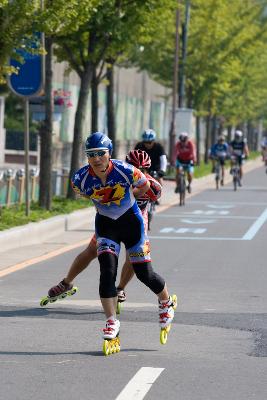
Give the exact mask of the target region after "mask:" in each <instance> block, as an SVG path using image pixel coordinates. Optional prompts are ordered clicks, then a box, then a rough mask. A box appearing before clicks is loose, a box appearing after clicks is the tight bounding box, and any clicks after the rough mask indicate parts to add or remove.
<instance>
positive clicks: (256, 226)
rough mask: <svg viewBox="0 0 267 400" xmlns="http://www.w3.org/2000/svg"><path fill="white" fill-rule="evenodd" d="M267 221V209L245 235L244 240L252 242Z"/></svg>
mask: <svg viewBox="0 0 267 400" xmlns="http://www.w3.org/2000/svg"><path fill="white" fill-rule="evenodd" d="M266 220H267V208H265V210H264V211H263V213H262V214H261V215H260V216H259V218H258V219H257V220H256V221H255V222H254V224H253V225H252V226H251V227H250V228H249V230H248V231H247V232H246V233H245V235H244V236H243V238H242V240H251V239H253V238H254V236H255V235H256V234H257V232H258V231H259V230H260V228H261V227H262V225H263V224H264V223H265V222H266Z"/></svg>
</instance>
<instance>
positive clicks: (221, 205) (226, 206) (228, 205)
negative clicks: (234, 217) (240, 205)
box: [207, 204, 234, 208]
mask: <svg viewBox="0 0 267 400" xmlns="http://www.w3.org/2000/svg"><path fill="white" fill-rule="evenodd" d="M207 207H210V208H234V206H233V205H232V204H220V205H215V204H207Z"/></svg>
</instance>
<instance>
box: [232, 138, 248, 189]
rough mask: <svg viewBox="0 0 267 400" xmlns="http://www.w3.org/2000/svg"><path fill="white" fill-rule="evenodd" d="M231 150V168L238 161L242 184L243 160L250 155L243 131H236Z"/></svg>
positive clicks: (240, 184)
mask: <svg viewBox="0 0 267 400" xmlns="http://www.w3.org/2000/svg"><path fill="white" fill-rule="evenodd" d="M229 152H230V156H231V169H232V167H233V165H234V163H235V162H236V161H237V163H238V165H239V167H240V179H239V186H242V182H241V180H242V178H243V168H242V165H243V160H244V158H248V156H249V149H248V145H247V140H246V139H245V138H244V135H243V132H242V131H240V130H236V131H235V135H234V139H233V140H232V141H231V142H230V144H229ZM231 172H232V170H230V173H231Z"/></svg>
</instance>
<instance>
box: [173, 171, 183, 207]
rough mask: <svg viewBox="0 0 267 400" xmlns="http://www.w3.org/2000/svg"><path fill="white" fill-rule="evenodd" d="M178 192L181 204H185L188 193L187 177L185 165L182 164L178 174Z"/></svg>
mask: <svg viewBox="0 0 267 400" xmlns="http://www.w3.org/2000/svg"><path fill="white" fill-rule="evenodd" d="M175 192H176V193H179V198H180V201H179V204H180V206H184V205H185V194H186V177H185V171H184V167H183V166H182V165H180V166H179V172H178V176H177V188H176V190H175Z"/></svg>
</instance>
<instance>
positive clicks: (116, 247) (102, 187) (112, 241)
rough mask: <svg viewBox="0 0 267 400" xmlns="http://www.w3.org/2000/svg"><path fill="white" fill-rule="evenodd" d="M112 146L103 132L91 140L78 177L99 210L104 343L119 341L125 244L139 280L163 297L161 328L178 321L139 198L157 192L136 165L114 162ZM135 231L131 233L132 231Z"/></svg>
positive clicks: (83, 192) (80, 190) (80, 189)
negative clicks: (120, 260) (153, 254)
mask: <svg viewBox="0 0 267 400" xmlns="http://www.w3.org/2000/svg"><path fill="white" fill-rule="evenodd" d="M111 153H112V142H111V140H110V139H109V138H108V137H107V136H106V135H104V134H103V133H101V132H96V133H93V134H91V135H90V136H89V137H88V138H87V140H86V154H87V157H88V164H87V165H85V166H84V167H82V168H80V169H79V170H78V171H77V172H76V173H75V174H74V175H73V178H72V185H73V189H74V190H75V191H76V192H77V193H79V194H80V195H82V196H84V197H86V198H88V199H91V200H92V201H93V203H94V205H95V207H96V209H97V212H96V217H95V230H96V240H97V256H98V261H99V264H100V283H99V295H100V300H101V303H102V307H103V309H104V312H105V315H106V318H107V319H106V327H105V328H104V330H103V337H104V339H114V338H116V337H117V336H118V334H119V330H120V322H119V320H118V319H116V304H117V290H116V286H115V281H116V273H117V267H118V256H119V253H120V243H121V242H123V243H124V244H125V247H126V250H128V252H129V258H130V260H131V263H132V265H133V269H134V272H135V274H136V276H137V278H138V279H139V280H140V281H141V282H143V283H144V284H145V285H146V286H148V287H149V288H150V289H151V290H152V291H153V292H154V293H155V294H156V295H157V297H158V301H159V317H160V320H159V322H160V326H161V328H164V327H166V326H168V325H169V324H170V323H171V322H172V319H173V317H174V309H173V301H172V298H171V297H170V296H169V293H168V290H167V286H166V283H165V281H164V279H163V278H162V277H161V276H159V275H158V274H157V273H156V272H155V271H154V270H153V268H152V264H151V257H150V243H149V240H148V238H147V236H146V234H145V227H144V221H143V218H142V214H141V211H140V209H139V207H138V205H137V202H136V200H135V197H141V196H143V195H144V194H145V193H146V192H149V191H151V188H150V184H149V181H148V180H147V178H146V177H145V175H144V174H143V173H142V172H141V171H140V170H139V169H137V168H135V167H134V166H132V165H129V164H126V163H125V162H122V161H120V160H114V159H111ZM129 226H130V227H131V229H129Z"/></svg>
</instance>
